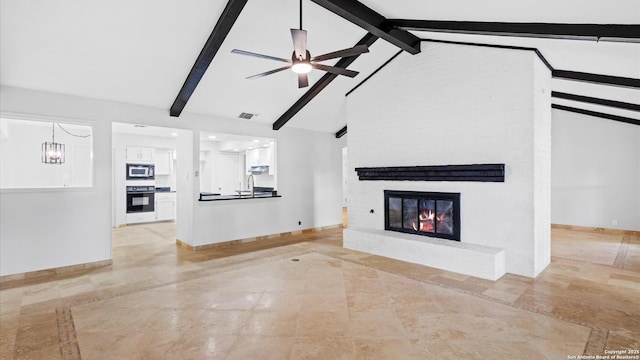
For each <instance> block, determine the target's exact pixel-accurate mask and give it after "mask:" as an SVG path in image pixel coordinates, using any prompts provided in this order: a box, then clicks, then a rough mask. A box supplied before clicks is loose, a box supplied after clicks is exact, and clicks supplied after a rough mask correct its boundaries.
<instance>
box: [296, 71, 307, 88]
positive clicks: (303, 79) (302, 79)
mask: <svg viewBox="0 0 640 360" xmlns="http://www.w3.org/2000/svg"><path fill="white" fill-rule="evenodd" d="M307 86H309V77H308V76H307V74H305V73H302V74H298V89H300V88H303V87H307Z"/></svg>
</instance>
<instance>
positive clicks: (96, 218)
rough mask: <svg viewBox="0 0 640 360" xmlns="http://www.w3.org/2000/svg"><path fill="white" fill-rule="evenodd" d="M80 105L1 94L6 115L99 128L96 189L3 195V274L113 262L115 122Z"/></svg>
mask: <svg viewBox="0 0 640 360" xmlns="http://www.w3.org/2000/svg"><path fill="white" fill-rule="evenodd" d="M72 99H73V100H72ZM74 100H75V99H74V98H73V97H63V96H59V95H51V94H46V93H39V92H30V91H22V90H18V89H11V88H5V87H2V88H1V89H0V105H1V106H2V108H1V110H2V111H3V112H12V113H22V114H30V115H32V116H36V117H39V116H41V117H43V118H47V119H57V120H60V121H61V122H65V119H66V120H68V121H71V120H72V121H73V122H76V123H83V124H88V125H91V126H93V131H94V133H93V135H94V136H93V140H92V141H93V146H94V148H93V160H94V174H95V177H94V186H93V187H92V188H86V189H44V190H35V191H34V190H31V191H30V190H25V189H21V190H1V191H0V275H9V274H15V273H22V272H29V271H35V270H42V269H48V268H55V267H62V266H67V265H74V264H81V263H89V262H95V261H102V260H108V259H110V258H111V226H110V225H111V222H110V219H111V208H110V207H111V123H110V122H109V121H105V120H104V118H103V117H102V116H101V114H100V111H99V107H98V109H95V108H94V106H96V105H97V104H96V103H95V102H92V101H74ZM96 110H97V111H96Z"/></svg>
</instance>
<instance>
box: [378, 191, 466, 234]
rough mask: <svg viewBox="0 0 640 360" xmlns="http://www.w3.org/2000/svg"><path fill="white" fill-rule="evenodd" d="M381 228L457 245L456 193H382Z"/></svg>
mask: <svg viewBox="0 0 640 360" xmlns="http://www.w3.org/2000/svg"><path fill="white" fill-rule="evenodd" d="M384 228H385V230H390V231H398V232H403V233H409V234H416V235H423V236H429V237H436V238H442V239H449V240H455V241H460V193H440V192H416V191H395V190H385V191H384Z"/></svg>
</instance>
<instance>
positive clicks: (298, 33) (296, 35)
mask: <svg viewBox="0 0 640 360" xmlns="http://www.w3.org/2000/svg"><path fill="white" fill-rule="evenodd" d="M291 39H292V40H293V50H294V51H295V53H296V58H297V59H300V57H302V59H306V57H307V30H299V29H291Z"/></svg>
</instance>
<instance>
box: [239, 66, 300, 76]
mask: <svg viewBox="0 0 640 360" xmlns="http://www.w3.org/2000/svg"><path fill="white" fill-rule="evenodd" d="M290 67H291V65H289V66H284V67H281V68H277V69H274V70H269V71H265V72H263V73H260V74H255V75H251V76H249V77H248V78H247V79H257V78H261V77H264V76H267V75H271V74H275V73H277V72H280V71H282V70H287V69H289V68H290Z"/></svg>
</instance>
